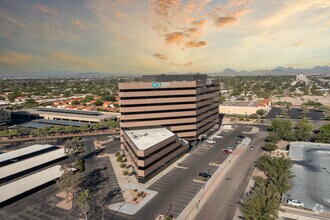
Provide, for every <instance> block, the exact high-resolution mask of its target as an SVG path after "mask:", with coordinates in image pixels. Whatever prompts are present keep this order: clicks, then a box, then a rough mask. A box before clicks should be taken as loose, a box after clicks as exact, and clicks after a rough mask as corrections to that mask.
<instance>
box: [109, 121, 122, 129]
mask: <svg viewBox="0 0 330 220" xmlns="http://www.w3.org/2000/svg"><path fill="white" fill-rule="evenodd" d="M108 128H119V122H118V121H112V120H111V121H109V122H108Z"/></svg>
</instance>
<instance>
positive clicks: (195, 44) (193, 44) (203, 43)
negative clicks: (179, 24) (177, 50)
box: [185, 40, 207, 48]
mask: <svg viewBox="0 0 330 220" xmlns="http://www.w3.org/2000/svg"><path fill="white" fill-rule="evenodd" d="M206 45H207V42H206V41H194V40H192V41H188V42H186V43H185V46H186V47H188V48H196V47H204V46H206Z"/></svg>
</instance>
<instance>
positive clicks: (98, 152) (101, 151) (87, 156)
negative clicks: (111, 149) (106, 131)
mask: <svg viewBox="0 0 330 220" xmlns="http://www.w3.org/2000/svg"><path fill="white" fill-rule="evenodd" d="M104 151H105V148H101V149H97V150H94V151H92V152H90V153H89V154H87V155H85V156H84V157H83V158H84V159H85V160H88V159H91V158H93V157H95V156H98V155H100V154H101V153H104Z"/></svg>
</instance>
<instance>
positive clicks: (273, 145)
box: [264, 143, 278, 151]
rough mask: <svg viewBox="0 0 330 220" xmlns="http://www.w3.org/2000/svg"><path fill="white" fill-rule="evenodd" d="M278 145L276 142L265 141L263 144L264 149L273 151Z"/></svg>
mask: <svg viewBox="0 0 330 220" xmlns="http://www.w3.org/2000/svg"><path fill="white" fill-rule="evenodd" d="M277 148H278V147H277V144H275V143H266V144H265V146H264V149H265V150H266V151H274V150H276V149H277Z"/></svg>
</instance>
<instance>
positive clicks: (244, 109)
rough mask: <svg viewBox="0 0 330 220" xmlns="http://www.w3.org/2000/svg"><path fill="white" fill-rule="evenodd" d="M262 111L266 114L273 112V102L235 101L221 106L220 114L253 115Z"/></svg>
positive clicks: (267, 100)
mask: <svg viewBox="0 0 330 220" xmlns="http://www.w3.org/2000/svg"><path fill="white" fill-rule="evenodd" d="M260 109H262V110H264V111H265V112H266V113H267V112H269V111H270V110H271V100H269V99H265V100H262V101H258V102H252V101H233V102H225V103H223V104H221V105H219V112H220V114H225V115H252V114H256V113H257V111H258V110H260Z"/></svg>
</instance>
